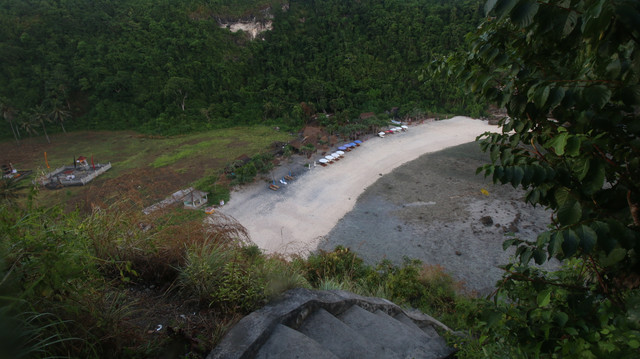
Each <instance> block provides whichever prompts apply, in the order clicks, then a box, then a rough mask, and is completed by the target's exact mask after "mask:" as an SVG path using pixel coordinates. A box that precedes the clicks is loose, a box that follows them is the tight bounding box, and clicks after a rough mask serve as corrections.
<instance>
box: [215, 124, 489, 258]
mask: <svg viewBox="0 0 640 359" xmlns="http://www.w3.org/2000/svg"><path fill="white" fill-rule="evenodd" d="M497 130H498V128H497V127H496V126H491V125H489V124H488V123H487V122H485V121H481V120H474V119H471V118H469V117H463V116H456V117H453V118H451V119H448V120H441V121H433V122H428V123H424V124H420V125H414V126H411V127H409V130H408V131H407V132H401V133H397V134H393V135H389V136H386V137H385V138H378V137H372V138H370V139H368V140H366V141H364V142H363V143H362V145H361V146H360V147H358V148H356V149H354V150H352V151H351V152H348V153H345V156H344V158H343V159H341V160H340V161H337V162H335V163H333V164H331V165H328V166H327V167H321V166H317V167H311V168H310V169H309V170H302V171H304V172H303V173H302V174H301V175H299V176H297V177H296V179H295V180H294V181H292V182H291V183H289V184H288V185H285V186H284V187H285V188H281V190H279V191H272V190H269V189H268V186H267V184H266V183H264V182H262V181H258V182H256V183H254V184H251V185H249V186H246V187H243V188H242V189H241V190H239V191H234V192H232V194H231V200H230V201H229V203H228V204H226V205H225V206H224V207H222V208H220V210H219V211H220V212H221V213H223V214H225V215H227V216H231V217H233V218H234V219H236V220H237V221H238V222H239V223H240V224H242V225H243V226H244V227H245V228H246V229H247V231H248V233H249V237H250V239H251V241H252V242H253V243H255V244H256V245H258V247H260V248H261V249H262V250H264V251H265V252H266V253H280V254H284V255H304V256H306V255H308V254H309V253H310V252H312V251H314V250H316V249H317V247H318V245H319V244H320V243H321V241H322V240H323V239H325V237H326V236H327V235H328V234H329V233H330V232H331V230H332V229H333V228H334V227H335V226H336V225H337V224H338V222H339V221H340V220H341V219H342V218H343V217H344V216H345V215H347V213H349V212H350V211H351V210H352V209H353V208H354V206H355V204H356V200H357V199H358V198H359V197H360V195H361V194H362V193H364V192H365V190H366V189H367V188H368V187H369V186H371V185H373V184H374V183H375V182H376V181H377V180H378V179H379V178H381V177H382V176H384V175H386V174H388V173H391V172H392V171H393V170H394V169H396V168H397V167H399V166H401V165H403V164H405V163H407V162H410V161H413V160H415V159H417V158H419V157H421V156H422V155H424V154H427V153H431V152H437V151H440V150H443V149H445V148H449V147H453V146H457V145H460V144H463V143H468V142H472V141H474V140H475V138H476V137H477V136H478V135H480V134H482V133H484V132H487V131H493V132H495V131H497ZM281 166H282V165H281ZM284 167H285V168H286V167H287V166H284ZM295 172H298V171H295Z"/></svg>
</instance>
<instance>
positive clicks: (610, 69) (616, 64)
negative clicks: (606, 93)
mask: <svg viewBox="0 0 640 359" xmlns="http://www.w3.org/2000/svg"><path fill="white" fill-rule="evenodd" d="M620 70H622V65H621V64H620V59H617V58H616V59H613V60H612V61H611V62H609V64H608V65H607V69H606V71H607V76H608V77H611V78H616V77H618V75H619V74H620Z"/></svg>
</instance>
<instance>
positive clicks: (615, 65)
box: [441, 0, 640, 357]
mask: <svg viewBox="0 0 640 359" xmlns="http://www.w3.org/2000/svg"><path fill="white" fill-rule="evenodd" d="M485 10H486V12H487V15H488V16H487V19H486V21H485V22H484V23H483V24H482V26H481V27H479V29H478V30H477V32H476V33H475V34H472V35H471V36H470V38H469V39H470V51H469V53H468V54H466V55H465V57H464V59H462V60H461V59H460V58H456V57H450V58H449V60H448V61H449V63H448V65H449V66H451V67H449V69H455V72H456V73H457V74H458V75H459V76H460V77H462V78H463V79H464V80H465V82H466V83H467V86H468V88H469V89H471V90H472V92H473V93H474V94H475V95H476V96H477V97H478V98H479V99H480V100H482V101H485V102H487V103H493V104H496V105H498V106H499V107H503V108H506V110H507V114H508V116H507V117H505V118H504V119H502V120H501V122H500V124H501V126H502V131H501V133H497V134H492V133H486V134H484V135H482V136H479V138H478V139H479V140H480V142H481V146H482V149H483V150H484V151H487V152H489V153H490V158H491V163H490V164H487V165H485V166H483V167H482V168H480V169H479V170H478V172H483V173H484V174H485V176H489V177H491V178H492V179H493V181H494V182H500V183H502V184H511V185H512V186H513V187H520V188H523V189H524V190H526V201H527V202H529V203H530V204H532V205H542V206H545V207H547V208H549V209H550V210H552V211H553V217H552V219H553V226H552V228H551V229H550V230H549V231H546V232H544V233H541V234H540V235H539V236H538V237H537V239H536V240H535V241H527V240H523V239H519V238H512V239H509V240H508V241H506V242H505V248H507V247H512V246H513V247H515V249H516V258H517V262H515V263H512V264H510V265H509V267H508V268H506V269H508V273H507V274H506V275H505V280H504V281H502V282H501V283H500V287H499V290H498V294H497V296H498V297H500V296H502V297H503V298H508V301H511V302H510V303H509V302H501V301H496V304H495V306H493V307H491V308H490V309H489V311H490V312H492V313H493V314H495V315H496V316H497V317H494V319H495V318H498V317H499V318H500V319H498V320H496V321H494V323H500V325H501V326H502V328H498V327H496V326H493V327H491V328H492V330H494V332H493V334H492V335H495V334H496V333H497V332H500V333H501V334H504V335H506V336H507V337H508V338H509V339H510V340H511V342H510V343H511V345H513V347H512V349H513V348H516V347H517V348H518V349H517V350H516V351H524V352H527V353H535V354H536V355H543V356H544V357H547V356H557V355H560V356H563V357H601V356H603V355H614V354H620V355H623V356H624V355H638V348H640V323H639V322H638V320H637V318H640V316H638V315H639V314H640V289H639V287H640V258H639V256H638V253H639V251H640V222H639V218H638V211H639V205H640V85H639V83H638V80H639V78H640V43H638V39H639V38H640V36H638V35H639V34H640V3H639V2H637V1H630V0H611V1H605V0H548V1H533V0H489V1H487V3H486V5H485ZM441 68H443V67H441ZM451 71H452V72H453V70H451ZM551 258H557V259H559V260H561V261H563V266H562V268H561V269H560V270H559V271H556V272H553V273H544V272H541V271H538V270H534V269H533V267H531V266H530V262H531V261H532V260H533V261H534V262H535V263H536V264H543V263H545V262H546V261H548V260H550V259H551ZM582 263H585V264H588V265H581V264H582ZM577 267H580V268H581V269H582V270H580V271H578V270H577V269H576V268H577ZM514 273H515V274H514ZM551 277H553V279H549V278H551ZM635 279H639V280H635ZM552 283H555V284H552ZM558 283H561V284H562V286H560V287H559V286H558V285H557V284H558ZM576 286H577V287H579V288H580V290H576V289H575V288H574V287H576ZM528 291H531V292H532V293H534V294H535V295H532V294H531V293H528ZM514 303H515V304H517V305H515V306H514V305H513V304H514ZM534 312H535V313H537V314H536V315H539V316H538V317H536V318H535V320H534V319H533V318H532V313H534ZM545 313H546V314H545ZM554 313H555V314H554ZM558 313H561V314H558ZM558 315H560V316H561V318H560V319H562V320H559V318H558ZM603 315H605V316H606V319H603V318H604V317H603ZM509 316H511V317H514V316H524V318H523V322H522V323H526V325H528V326H530V328H529V329H527V330H525V328H523V327H521V326H520V324H516V321H509V320H508V319H507V318H508V317H509ZM565 317H566V318H565ZM570 318H573V319H575V320H576V321H580V323H582V324H581V325H580V326H576V325H573V324H571V323H570V321H567V320H565V319H570ZM629 318H636V319H635V320H629ZM554 321H555V322H554ZM552 324H553V325H552ZM559 324H560V325H559ZM505 327H506V328H508V329H505ZM611 328H615V330H612V329H611ZM604 330H606V335H604V334H603V331H604ZM489 333H491V332H489ZM550 333H551V334H550ZM594 333H597V335H594ZM552 334H555V335H552ZM596 338H597V339H596ZM621 338H624V340H622V339H621ZM625 340H626V342H625ZM514 350H515V349H514Z"/></svg>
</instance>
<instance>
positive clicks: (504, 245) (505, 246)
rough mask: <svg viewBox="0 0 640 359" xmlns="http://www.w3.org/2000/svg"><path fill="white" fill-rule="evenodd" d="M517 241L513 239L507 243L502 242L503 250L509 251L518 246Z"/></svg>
mask: <svg viewBox="0 0 640 359" xmlns="http://www.w3.org/2000/svg"><path fill="white" fill-rule="evenodd" d="M517 241H518V240H517V239H516V238H511V239H507V240H506V241H504V242H502V250H505V251H506V250H507V248H509V247H511V246H513V245H515V244H517Z"/></svg>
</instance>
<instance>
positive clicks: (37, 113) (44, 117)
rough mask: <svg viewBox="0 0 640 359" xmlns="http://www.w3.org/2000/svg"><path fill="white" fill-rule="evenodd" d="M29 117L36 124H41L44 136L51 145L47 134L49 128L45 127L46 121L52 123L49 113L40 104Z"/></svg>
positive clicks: (32, 110)
mask: <svg viewBox="0 0 640 359" xmlns="http://www.w3.org/2000/svg"><path fill="white" fill-rule="evenodd" d="M29 117H30V119H31V121H33V122H34V123H37V124H40V126H42V130H43V131H44V136H45V137H46V138H47V142H48V143H51V140H50V139H49V134H47V127H46V126H45V125H44V122H45V121H46V122H49V121H51V119H50V118H49V115H48V114H47V111H46V110H45V108H44V106H43V105H42V104H40V105H37V106H36V107H34V108H32V109H31V113H30V114H29Z"/></svg>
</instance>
